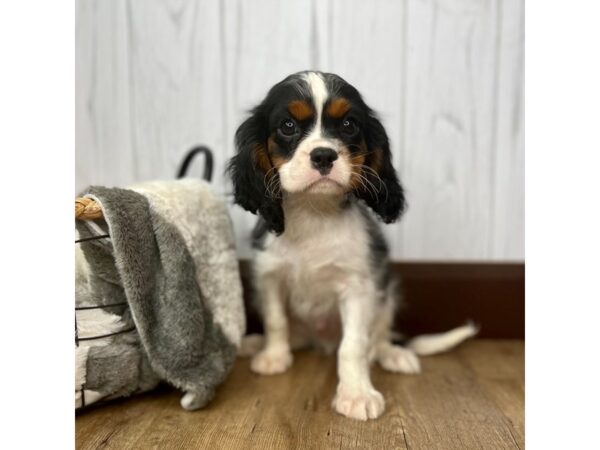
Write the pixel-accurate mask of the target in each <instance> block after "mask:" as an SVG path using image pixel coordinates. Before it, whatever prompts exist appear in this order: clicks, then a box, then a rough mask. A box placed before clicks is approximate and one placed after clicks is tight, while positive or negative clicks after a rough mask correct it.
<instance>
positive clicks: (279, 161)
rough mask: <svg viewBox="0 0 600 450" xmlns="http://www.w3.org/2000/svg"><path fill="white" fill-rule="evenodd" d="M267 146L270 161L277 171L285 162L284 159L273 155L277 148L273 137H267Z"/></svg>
mask: <svg viewBox="0 0 600 450" xmlns="http://www.w3.org/2000/svg"><path fill="white" fill-rule="evenodd" d="M267 146H268V148H269V155H271V161H272V162H273V165H274V166H275V168H276V169H279V168H280V167H281V166H282V165H283V164H284V163H285V162H286V160H285V158H284V157H282V156H279V155H277V154H275V149H276V148H277V144H276V143H275V139H273V136H271V137H269V139H268V140H267Z"/></svg>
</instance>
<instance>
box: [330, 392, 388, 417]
mask: <svg viewBox="0 0 600 450" xmlns="http://www.w3.org/2000/svg"><path fill="white" fill-rule="evenodd" d="M332 406H333V409H335V410H336V412H338V413H339V414H342V415H343V416H346V417H350V418H351V419H358V420H367V419H377V418H378V417H379V416H380V415H381V414H382V413H383V410H384V409H385V401H384V400H383V396H382V395H381V394H380V393H379V392H377V391H376V390H375V389H373V388H371V389H366V390H351V389H347V388H344V387H342V386H339V387H338V390H337V393H336V395H335V398H334V399H333V404H332Z"/></svg>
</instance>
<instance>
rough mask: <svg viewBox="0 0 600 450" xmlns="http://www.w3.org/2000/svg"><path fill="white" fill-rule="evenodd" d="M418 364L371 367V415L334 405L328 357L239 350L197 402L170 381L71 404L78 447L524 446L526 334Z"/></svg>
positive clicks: (482, 343) (467, 345)
mask: <svg viewBox="0 0 600 450" xmlns="http://www.w3.org/2000/svg"><path fill="white" fill-rule="evenodd" d="M421 361H422V367H423V373H422V374H420V375H416V376H414V375H413V376H409V375H397V374H391V373H387V372H384V371H383V370H381V369H380V368H378V367H374V368H373V372H372V374H373V383H374V385H375V386H376V387H377V388H378V389H379V390H380V391H381V393H382V394H383V396H384V397H385V399H386V411H385V413H384V414H383V416H382V417H381V418H379V419H377V420H371V421H368V422H359V421H354V420H350V419H346V418H344V417H342V416H339V415H337V414H335V413H334V412H333V411H332V409H331V407H330V404H331V400H332V398H333V394H334V390H335V385H336V369H335V359H334V357H327V356H323V355H320V354H318V353H314V352H303V353H298V354H296V356H295V362H294V365H293V366H292V368H291V369H290V370H289V371H288V372H287V373H286V374H284V375H277V376H272V377H265V376H258V375H255V374H253V373H252V372H250V370H249V367H248V361H247V360H238V361H237V363H236V366H235V369H234V371H233V373H232V374H231V376H230V377H229V379H228V380H227V381H226V382H225V384H224V385H223V386H221V388H220V389H219V391H218V393H217V396H216V397H215V399H214V401H213V402H212V403H211V404H210V405H209V406H208V407H207V408H206V409H204V410H202V411H196V412H186V411H183V410H182V409H181V408H180V406H179V393H177V392H175V391H174V390H171V389H170V388H166V389H165V388H163V389H160V390H159V391H156V392H153V393H149V394H144V395H140V396H137V397H134V398H131V399H126V400H119V401H117V402H113V403H111V404H108V405H103V406H99V407H96V408H92V409H90V410H88V411H85V412H83V413H79V414H78V415H77V418H76V443H77V448H78V449H96V448H114V449H128V448H132V449H146V448H160V449H170V448H178V449H186V448H192V449H200V448H210V449H253V448H258V449H263V450H264V449H287V448H294V449H295V448H297V449H328V448H336V449H339V448H367V449H406V448H408V449H427V450H431V449H443V450H450V449H503V448H517V449H522V448H523V447H524V343H523V342H522V341H509V340H475V341H471V342H467V343H465V344H463V345H462V346H461V347H459V348H458V349H455V350H453V351H452V352H450V353H448V354H444V355H437V356H431V357H424V358H422V359H421Z"/></svg>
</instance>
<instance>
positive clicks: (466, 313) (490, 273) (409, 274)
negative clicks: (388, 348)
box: [240, 261, 525, 339]
mask: <svg viewBox="0 0 600 450" xmlns="http://www.w3.org/2000/svg"><path fill="white" fill-rule="evenodd" d="M392 266H393V270H394V271H395V272H396V273H398V274H399V275H400V277H401V280H402V286H401V292H402V303H401V305H402V306H401V307H400V308H399V310H398V314H397V317H396V321H395V324H396V329H397V330H398V331H400V332H402V333H403V334H405V335H407V336H414V335H417V334H423V333H436V332H440V331H445V330H448V329H450V328H453V327H456V326H458V325H461V324H463V323H465V321H466V320H467V319H471V320H473V321H474V322H475V323H477V324H479V325H480V326H481V331H480V334H479V337H482V338H502V339H523V338H524V337H525V264H520V263H510V264H508V263H507V264H504V263H462V262H461V263H429V262H414V263H413V262H402V263H393V264H392ZM240 269H241V275H242V283H243V285H244V297H245V301H246V308H247V311H248V331H249V332H257V331H260V330H261V325H260V320H259V317H258V315H257V314H256V311H255V310H254V308H252V302H251V297H252V290H251V283H250V263H249V261H240Z"/></svg>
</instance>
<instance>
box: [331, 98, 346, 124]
mask: <svg viewBox="0 0 600 450" xmlns="http://www.w3.org/2000/svg"><path fill="white" fill-rule="evenodd" d="M349 110H350V102H349V101H348V99H346V98H343V97H338V98H334V99H333V100H331V102H330V103H329V105H328V106H327V114H328V115H329V116H330V117H333V118H334V119H339V118H341V117H343V116H344V115H345V114H346V113H347V112H348V111H349Z"/></svg>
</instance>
